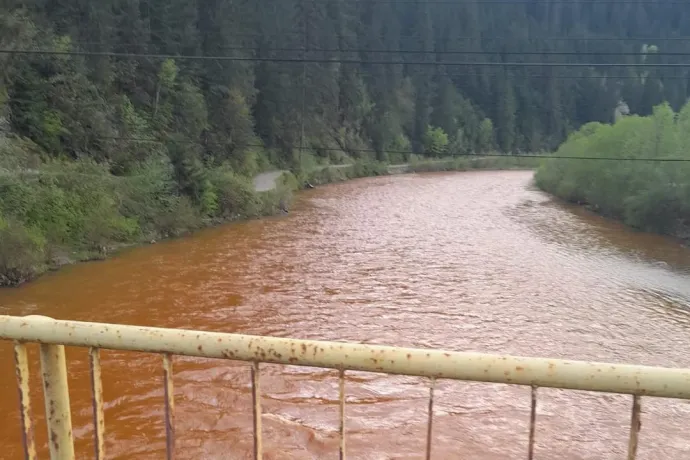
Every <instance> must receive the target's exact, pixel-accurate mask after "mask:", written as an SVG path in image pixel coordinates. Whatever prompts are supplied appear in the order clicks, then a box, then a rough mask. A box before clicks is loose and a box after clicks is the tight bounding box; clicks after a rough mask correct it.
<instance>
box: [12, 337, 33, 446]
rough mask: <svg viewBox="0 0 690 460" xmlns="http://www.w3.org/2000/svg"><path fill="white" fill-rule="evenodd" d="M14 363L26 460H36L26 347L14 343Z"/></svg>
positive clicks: (19, 343)
mask: <svg viewBox="0 0 690 460" xmlns="http://www.w3.org/2000/svg"><path fill="white" fill-rule="evenodd" d="M14 363H15V371H16V374H17V387H18V388H19V411H20V412H19V414H20V416H21V422H22V444H23V446H24V459H25V460H36V445H35V443H34V427H33V422H32V421H31V397H30V395H29V358H28V356H27V353H26V345H24V344H23V343H21V342H15V343H14Z"/></svg>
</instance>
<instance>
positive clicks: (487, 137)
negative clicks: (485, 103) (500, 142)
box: [477, 118, 495, 152]
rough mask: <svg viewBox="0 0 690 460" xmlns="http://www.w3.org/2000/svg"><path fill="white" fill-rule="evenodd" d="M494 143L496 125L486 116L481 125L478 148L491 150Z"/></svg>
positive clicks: (484, 150)
mask: <svg viewBox="0 0 690 460" xmlns="http://www.w3.org/2000/svg"><path fill="white" fill-rule="evenodd" d="M494 144H495V142H494V125H493V123H492V122H491V120H490V119H488V118H484V119H483V120H482V122H481V123H480V125H479V134H478V140H477V150H478V151H480V152H489V151H491V150H492V149H493V147H494Z"/></svg>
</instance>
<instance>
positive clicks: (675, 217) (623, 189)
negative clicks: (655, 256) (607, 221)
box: [535, 103, 690, 240]
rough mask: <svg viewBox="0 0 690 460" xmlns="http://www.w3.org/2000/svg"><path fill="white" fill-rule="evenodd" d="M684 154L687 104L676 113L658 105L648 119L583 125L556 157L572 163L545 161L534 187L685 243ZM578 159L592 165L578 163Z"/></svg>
mask: <svg viewBox="0 0 690 460" xmlns="http://www.w3.org/2000/svg"><path fill="white" fill-rule="evenodd" d="M688 146H690V103H688V104H686V105H685V106H683V108H682V109H681V110H680V111H679V112H678V113H674V111H673V109H672V108H671V107H670V106H669V105H668V104H662V105H659V106H657V107H655V108H654V112H653V114H652V115H650V116H647V117H640V116H629V117H624V118H622V119H621V120H619V121H618V122H616V123H615V124H612V125H609V124H602V123H588V124H586V125H584V126H583V127H582V128H580V130H579V131H577V132H575V133H573V134H571V135H570V136H569V137H568V139H567V141H566V142H564V143H563V145H561V147H560V148H559V149H558V152H557V154H558V155H559V156H560V155H562V156H568V157H574V158H575V159H573V160H571V159H550V160H547V161H545V162H544V163H543V165H542V166H541V167H540V168H539V170H538V171H537V173H536V176H535V180H536V184H537V185H538V186H539V187H541V188H542V189H543V190H545V191H547V192H550V193H553V194H554V195H556V196H558V197H560V198H563V199H565V200H567V201H570V202H573V203H578V204H583V205H586V206H588V207H589V208H590V209H592V210H594V211H596V212H598V213H600V214H603V215H605V216H608V217H612V218H615V219H619V220H621V221H623V222H625V223H626V224H628V225H630V226H632V227H635V228H638V229H641V230H646V231H652V232H657V233H662V234H668V235H674V236H679V237H682V238H684V239H689V240H690V150H688ZM583 157H584V158H592V157H594V158H595V159H577V158H583ZM597 157H599V158H602V159H603V160H596V158H597ZM617 158H632V159H638V160H640V159H645V161H629V160H626V161H616V159H617ZM646 159H651V160H657V161H646ZM668 159H682V160H685V161H664V160H668Z"/></svg>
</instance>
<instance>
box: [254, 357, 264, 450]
mask: <svg viewBox="0 0 690 460" xmlns="http://www.w3.org/2000/svg"><path fill="white" fill-rule="evenodd" d="M259 375H260V374H259V362H258V361H254V362H253V363H252V403H253V406H254V411H253V412H254V459H255V460H261V459H262V458H263V442H262V439H261V385H260V383H259V380H260V379H259Z"/></svg>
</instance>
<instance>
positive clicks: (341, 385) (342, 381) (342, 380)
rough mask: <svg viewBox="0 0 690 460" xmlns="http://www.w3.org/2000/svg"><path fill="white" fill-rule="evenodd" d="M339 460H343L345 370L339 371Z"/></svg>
mask: <svg viewBox="0 0 690 460" xmlns="http://www.w3.org/2000/svg"><path fill="white" fill-rule="evenodd" d="M338 386H339V388H340V391H339V399H340V460H345V369H340V382H339V385H338Z"/></svg>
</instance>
